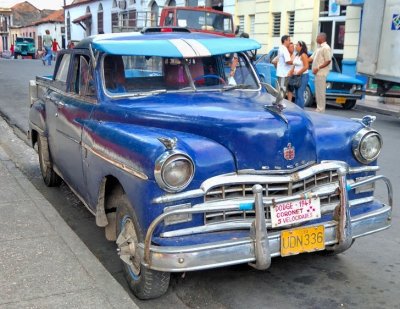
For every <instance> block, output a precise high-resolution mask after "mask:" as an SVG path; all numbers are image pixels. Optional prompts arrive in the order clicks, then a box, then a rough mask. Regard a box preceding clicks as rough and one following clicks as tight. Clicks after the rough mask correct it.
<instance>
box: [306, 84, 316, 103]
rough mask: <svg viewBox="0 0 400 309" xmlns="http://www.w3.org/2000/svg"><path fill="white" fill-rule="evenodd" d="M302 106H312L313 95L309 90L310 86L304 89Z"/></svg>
mask: <svg viewBox="0 0 400 309" xmlns="http://www.w3.org/2000/svg"><path fill="white" fill-rule="evenodd" d="M304 106H306V107H313V106H314V96H313V94H312V92H311V89H310V87H308V86H307V87H306V90H305V91H304Z"/></svg>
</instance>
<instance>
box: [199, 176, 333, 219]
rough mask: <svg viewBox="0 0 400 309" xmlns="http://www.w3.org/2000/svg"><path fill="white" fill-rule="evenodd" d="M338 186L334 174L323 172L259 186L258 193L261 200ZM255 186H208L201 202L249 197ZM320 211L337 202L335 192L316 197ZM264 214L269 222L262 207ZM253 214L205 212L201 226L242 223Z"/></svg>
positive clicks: (267, 212)
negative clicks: (329, 185)
mask: <svg viewBox="0 0 400 309" xmlns="http://www.w3.org/2000/svg"><path fill="white" fill-rule="evenodd" d="M332 183H337V184H338V175H337V173H336V171H324V172H320V173H317V174H314V175H311V176H309V177H307V178H304V179H299V180H295V181H289V182H276V183H274V182H269V183H259V184H260V185H261V186H262V188H263V190H262V194H263V197H264V198H282V197H289V196H292V195H295V194H301V193H307V192H310V191H315V190H316V189H317V188H318V187H321V186H323V185H326V184H332ZM253 185H255V183H243V184H234V185H230V184H223V185H220V186H216V187H212V188H211V189H210V190H208V192H206V194H205V196H204V202H205V203H211V202H218V201H225V200H229V199H238V198H252V197H253V192H252V187H253ZM320 202H321V212H322V213H326V212H327V211H329V212H331V211H332V210H333V209H334V208H335V205H338V204H339V202H340V196H339V193H338V192H336V193H334V194H330V195H328V196H322V197H321V198H320ZM265 210H266V211H265V214H266V218H265V219H267V220H269V219H270V210H269V207H266V209H265ZM254 216H255V213H254V211H228V212H227V211H225V212H219V213H215V212H212V213H206V214H205V216H204V221H205V224H213V223H218V222H227V221H236V220H246V219H250V218H254Z"/></svg>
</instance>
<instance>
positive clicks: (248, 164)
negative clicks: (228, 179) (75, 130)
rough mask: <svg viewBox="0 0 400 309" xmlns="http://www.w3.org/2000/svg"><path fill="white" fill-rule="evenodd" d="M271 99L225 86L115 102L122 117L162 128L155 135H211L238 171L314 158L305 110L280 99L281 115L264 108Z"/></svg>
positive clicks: (282, 166) (283, 166) (291, 164)
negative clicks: (218, 89)
mask: <svg viewBox="0 0 400 309" xmlns="http://www.w3.org/2000/svg"><path fill="white" fill-rule="evenodd" d="M273 101H274V98H273V97H272V96H271V95H269V94H267V93H260V92H245V91H240V92H239V91H229V92H222V93H215V92H204V93H200V92H197V93H193V94H191V93H185V94H170V93H167V94H162V95H156V96H152V97H148V98H144V99H143V98H141V100H140V103H139V102H138V100H137V99H125V100H121V102H120V104H123V105H124V107H123V110H124V119H129V121H130V122H131V121H132V122H133V123H136V124H140V125H145V126H148V127H156V128H164V129H165V131H164V132H163V131H160V137H162V136H163V134H165V136H167V137H173V135H174V131H181V132H187V133H191V134H195V135H199V136H203V137H207V138H208V139H211V140H214V141H215V142H217V143H219V144H221V145H223V146H224V147H226V148H227V149H228V150H229V151H230V152H231V154H232V155H233V157H234V158H235V161H236V166H237V168H238V169H239V170H243V169H256V170H260V169H287V168H293V167H295V166H298V165H303V164H305V163H308V162H310V161H316V147H315V136H314V134H313V124H312V122H311V120H310V118H309V117H308V115H307V113H305V112H304V111H303V110H302V109H300V108H298V107H297V106H296V105H295V104H293V103H290V102H286V104H287V108H286V109H285V110H284V111H283V117H281V116H279V114H276V113H274V112H271V111H269V110H268V109H267V108H265V107H264V106H265V105H269V106H271V105H272V102H273ZM171 102H174V103H171ZM181 142H183V141H181ZM179 145H180V144H179V141H178V147H179ZM210 155H212V154H210Z"/></svg>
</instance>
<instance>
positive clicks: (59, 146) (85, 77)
mask: <svg viewBox="0 0 400 309" xmlns="http://www.w3.org/2000/svg"><path fill="white" fill-rule="evenodd" d="M70 62H71V63H70V65H69V69H70V72H69V74H68V83H67V89H66V91H65V92H63V91H57V92H53V93H51V94H50V95H49V96H48V97H49V105H50V106H51V108H50V109H49V110H51V111H52V114H54V115H53V116H52V118H53V123H52V125H51V131H52V132H50V133H51V135H52V138H51V140H50V147H51V152H52V156H53V160H54V161H55V165H56V167H57V169H58V172H59V173H60V174H61V175H62V178H63V179H64V180H65V181H66V182H67V183H68V184H69V186H70V187H71V188H72V189H73V190H74V191H75V193H77V194H79V195H80V196H81V197H82V198H85V192H86V183H85V181H84V175H83V166H82V145H81V140H82V129H83V127H84V125H85V123H86V121H88V120H89V118H90V114H91V112H92V109H93V107H94V105H95V103H96V98H95V96H94V91H93V88H92V85H91V84H90V83H91V76H92V73H91V72H92V70H91V65H90V57H89V55H87V54H85V53H84V52H79V51H78V52H75V53H73V54H72V55H71V59H70Z"/></svg>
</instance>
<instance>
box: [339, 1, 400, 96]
mask: <svg viewBox="0 0 400 309" xmlns="http://www.w3.org/2000/svg"><path fill="white" fill-rule="evenodd" d="M336 2H337V3H338V4H341V5H363V10H362V17H361V18H362V19H361V32H360V45H359V49H358V57H357V72H358V73H360V74H364V75H367V76H369V77H371V78H373V79H374V82H376V83H377V85H378V94H380V95H384V94H385V93H386V92H387V91H388V90H390V88H391V87H393V86H394V85H400V1H399V0H363V1H360V0H336Z"/></svg>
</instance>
